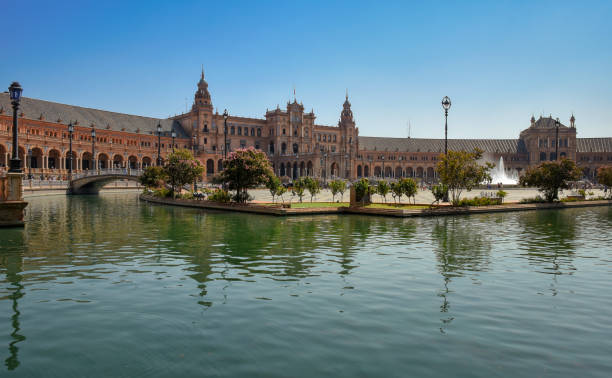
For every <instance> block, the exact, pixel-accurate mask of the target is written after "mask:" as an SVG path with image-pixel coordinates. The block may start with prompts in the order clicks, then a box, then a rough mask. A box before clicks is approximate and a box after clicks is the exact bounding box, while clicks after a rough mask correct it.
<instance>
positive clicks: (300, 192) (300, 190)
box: [291, 177, 306, 202]
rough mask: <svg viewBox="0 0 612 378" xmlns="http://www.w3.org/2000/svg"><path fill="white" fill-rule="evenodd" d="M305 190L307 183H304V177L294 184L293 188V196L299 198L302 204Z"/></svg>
mask: <svg viewBox="0 0 612 378" xmlns="http://www.w3.org/2000/svg"><path fill="white" fill-rule="evenodd" d="M305 190H306V183H305V182H304V177H301V178H299V179H297V180H295V181H294V182H293V186H292V187H291V194H293V195H294V196H298V197H299V199H300V202H302V198H303V197H304V191H305Z"/></svg>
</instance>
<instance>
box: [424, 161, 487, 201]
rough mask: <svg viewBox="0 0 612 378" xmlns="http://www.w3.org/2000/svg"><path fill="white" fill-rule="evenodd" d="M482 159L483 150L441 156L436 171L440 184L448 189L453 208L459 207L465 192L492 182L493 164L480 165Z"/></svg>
mask: <svg viewBox="0 0 612 378" xmlns="http://www.w3.org/2000/svg"><path fill="white" fill-rule="evenodd" d="M481 157H482V150H479V149H475V150H474V151H472V152H467V151H448V153H447V154H446V155H444V154H442V155H440V159H439V161H438V165H437V167H436V170H437V171H438V177H439V178H440V182H441V183H442V184H443V185H445V186H446V187H447V188H448V191H449V192H450V194H451V202H452V204H453V206H457V205H459V198H460V196H461V192H463V190H467V191H468V192H469V191H470V190H472V189H473V188H474V187H476V186H477V185H480V184H482V183H483V182H485V181H490V180H491V175H490V174H489V171H490V170H491V168H493V167H494V165H493V164H491V163H485V165H480V164H478V160H479V159H480V158H481Z"/></svg>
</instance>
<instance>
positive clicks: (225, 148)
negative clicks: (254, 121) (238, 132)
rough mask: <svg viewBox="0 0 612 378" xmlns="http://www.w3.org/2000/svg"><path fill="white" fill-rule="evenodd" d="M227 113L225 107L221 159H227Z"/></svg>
mask: <svg viewBox="0 0 612 378" xmlns="http://www.w3.org/2000/svg"><path fill="white" fill-rule="evenodd" d="M228 117H229V115H228V114H227V109H225V110H224V111H223V143H225V145H224V146H223V160H227V118H228Z"/></svg>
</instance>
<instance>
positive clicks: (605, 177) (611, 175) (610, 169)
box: [597, 166, 612, 197]
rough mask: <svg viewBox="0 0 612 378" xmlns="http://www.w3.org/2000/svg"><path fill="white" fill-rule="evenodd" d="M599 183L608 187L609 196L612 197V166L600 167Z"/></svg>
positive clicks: (598, 172)
mask: <svg viewBox="0 0 612 378" xmlns="http://www.w3.org/2000/svg"><path fill="white" fill-rule="evenodd" d="M597 181H599V183H600V184H603V185H605V186H607V189H608V190H607V191H608V196H610V197H612V166H607V167H599V169H598V170H597Z"/></svg>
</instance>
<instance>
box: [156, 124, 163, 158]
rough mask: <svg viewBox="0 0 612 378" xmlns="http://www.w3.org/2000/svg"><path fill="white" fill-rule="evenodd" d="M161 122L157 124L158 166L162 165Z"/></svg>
mask: <svg viewBox="0 0 612 378" xmlns="http://www.w3.org/2000/svg"><path fill="white" fill-rule="evenodd" d="M161 132H162V128H161V123H158V124H157V166H158V167H161Z"/></svg>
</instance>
